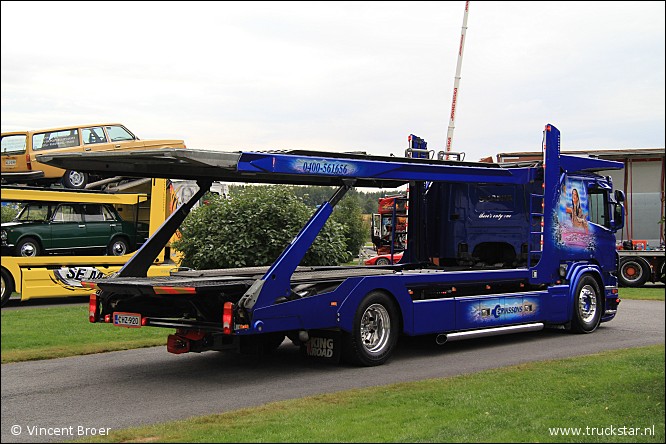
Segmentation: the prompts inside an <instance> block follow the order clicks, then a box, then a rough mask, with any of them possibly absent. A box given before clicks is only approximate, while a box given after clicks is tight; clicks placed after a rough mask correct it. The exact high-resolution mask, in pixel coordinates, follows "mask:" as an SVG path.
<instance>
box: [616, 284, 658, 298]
mask: <svg viewBox="0 0 666 444" xmlns="http://www.w3.org/2000/svg"><path fill="white" fill-rule="evenodd" d="M620 299H647V300H651V301H663V300H664V289H663V288H654V287H642V288H625V287H620Z"/></svg>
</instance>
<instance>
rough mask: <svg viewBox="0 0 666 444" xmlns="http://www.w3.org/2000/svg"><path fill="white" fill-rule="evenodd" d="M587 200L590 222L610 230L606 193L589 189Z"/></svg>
mask: <svg viewBox="0 0 666 444" xmlns="http://www.w3.org/2000/svg"><path fill="white" fill-rule="evenodd" d="M588 200H589V202H588V206H589V217H590V222H592V223H593V224H597V225H601V226H602V227H606V228H610V222H609V218H608V197H607V193H606V192H605V191H604V190H601V189H591V190H589V193H588Z"/></svg>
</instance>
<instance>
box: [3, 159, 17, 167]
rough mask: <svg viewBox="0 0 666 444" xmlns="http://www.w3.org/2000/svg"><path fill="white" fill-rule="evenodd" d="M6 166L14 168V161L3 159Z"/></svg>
mask: <svg viewBox="0 0 666 444" xmlns="http://www.w3.org/2000/svg"><path fill="white" fill-rule="evenodd" d="M5 165H6V166H16V159H5Z"/></svg>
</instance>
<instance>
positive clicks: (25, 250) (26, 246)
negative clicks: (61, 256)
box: [16, 237, 42, 257]
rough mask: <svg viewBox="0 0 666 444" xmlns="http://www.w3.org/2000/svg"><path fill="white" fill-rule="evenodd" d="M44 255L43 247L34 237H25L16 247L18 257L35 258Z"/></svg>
mask: <svg viewBox="0 0 666 444" xmlns="http://www.w3.org/2000/svg"><path fill="white" fill-rule="evenodd" d="M41 254H42V246H41V245H40V244H39V241H38V240H37V239H35V238H34V237H25V238H23V239H21V242H19V243H18V244H17V245H16V256H21V257H35V256H40V255H41Z"/></svg>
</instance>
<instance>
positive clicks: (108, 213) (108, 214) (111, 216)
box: [102, 207, 116, 221]
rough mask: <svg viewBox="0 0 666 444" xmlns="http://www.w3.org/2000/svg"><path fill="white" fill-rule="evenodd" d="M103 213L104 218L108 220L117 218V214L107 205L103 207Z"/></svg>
mask: <svg viewBox="0 0 666 444" xmlns="http://www.w3.org/2000/svg"><path fill="white" fill-rule="evenodd" d="M102 215H104V220H107V221H113V220H116V216H115V215H114V214H113V213H112V212H111V210H109V209H108V208H107V207H102Z"/></svg>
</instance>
